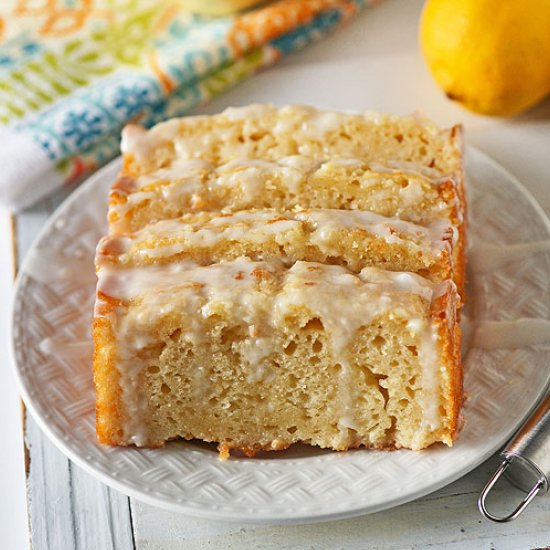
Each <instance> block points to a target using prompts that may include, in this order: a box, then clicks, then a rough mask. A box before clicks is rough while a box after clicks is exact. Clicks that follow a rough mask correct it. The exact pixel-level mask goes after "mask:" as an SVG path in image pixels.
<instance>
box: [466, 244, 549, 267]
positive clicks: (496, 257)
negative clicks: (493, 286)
mask: <svg viewBox="0 0 550 550" xmlns="http://www.w3.org/2000/svg"><path fill="white" fill-rule="evenodd" d="M544 252H550V240H546V241H534V242H528V243H520V244H510V245H495V244H492V243H487V242H483V241H481V240H480V239H476V240H475V241H474V244H473V246H472V247H471V249H470V250H469V253H468V260H469V265H470V267H471V269H472V270H473V271H474V273H489V272H492V271H496V270H498V269H499V268H501V267H503V266H505V265H507V264H509V263H511V262H515V261H518V260H522V259H524V258H528V257H529V256H532V255H533V254H539V253H544Z"/></svg>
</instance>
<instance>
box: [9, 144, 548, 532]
mask: <svg viewBox="0 0 550 550" xmlns="http://www.w3.org/2000/svg"><path fill="white" fill-rule="evenodd" d="M476 156H477V157H478V158H479V159H481V160H482V161H483V162H485V163H487V164H489V165H490V166H491V169H493V170H496V171H498V172H499V173H500V174H501V175H502V176H503V177H505V178H506V179H507V180H508V181H509V182H510V183H512V185H513V186H514V188H515V189H516V190H517V191H518V192H519V193H521V194H522V195H523V196H524V197H525V198H526V199H527V201H528V203H529V204H530V206H531V207H532V208H533V210H534V211H535V212H536V213H537V215H538V216H539V218H541V219H542V220H543V222H544V225H545V227H546V230H547V232H548V235H549V236H550V220H549V218H548V216H547V215H546V213H545V212H544V210H543V209H542V207H541V206H540V204H539V203H538V202H537V200H536V199H535V198H534V197H533V195H532V194H531V193H530V192H529V191H528V190H527V189H526V188H525V187H524V186H523V185H522V184H521V182H520V181H519V180H518V179H517V178H516V177H515V176H514V175H513V174H511V173H510V172H509V171H508V170H506V169H505V168H504V167H503V166H501V165H500V164H499V163H498V162H497V161H495V160H494V159H493V158H492V157H491V156H489V155H487V154H486V153H484V152H482V151H481V150H480V149H478V148H476V147H471V146H468V147H466V150H465V166H466V168H467V163H468V157H472V158H475V157H476ZM120 163H121V159H120V158H117V159H114V160H113V161H111V162H110V163H109V164H107V165H106V166H104V167H103V168H101V169H100V170H98V171H97V172H96V173H95V174H93V175H92V176H90V177H89V178H88V179H87V180H86V181H85V182H84V183H83V184H82V185H81V186H80V187H79V188H78V189H77V190H75V191H74V192H73V193H71V195H69V196H68V197H67V198H66V199H65V200H64V201H63V203H62V204H60V205H59V207H58V208H57V209H56V210H55V211H54V212H53V213H52V215H51V216H50V218H49V220H48V221H47V222H46V223H45V224H44V227H43V228H42V229H41V230H40V231H39V233H38V235H37V236H36V237H35V239H34V242H33V244H32V245H31V249H32V248H34V247H35V246H36V243H38V242H39V241H40V240H41V239H42V238H43V237H44V235H46V234H47V233H48V232H49V231H51V229H52V228H53V226H54V224H55V221H56V220H57V219H58V218H59V217H60V216H61V215H63V212H64V211H65V210H66V209H68V208H70V207H71V206H72V204H73V202H77V201H78V199H79V197H80V196H81V195H83V194H85V193H86V192H87V191H88V188H90V187H93V185H94V183H96V182H97V180H100V179H102V178H103V177H104V174H105V173H110V172H111V171H115V170H116V169H117V167H119V166H120ZM27 261H29V255H28V254H27V255H26V257H25V259H24V261H23V262H22V264H21V266H19V270H18V274H17V278H16V281H15V284H14V290H13V296H14V299H13V310H12V315H11V321H12V322H11V323H10V325H9V338H10V340H11V345H10V358H11V363H12V368H13V370H14V374H15V379H16V382H17V386H18V388H19V391H20V393H21V397H22V399H23V401H24V402H25V405H26V407H27V408H28V409H29V411H30V412H31V414H32V416H33V418H34V420H35V421H36V422H37V424H38V426H39V427H40V429H41V430H42V431H43V432H44V433H45V434H46V436H47V437H48V439H49V440H50V441H51V442H52V443H53V444H54V445H55V446H56V447H57V448H58V449H60V450H61V451H62V452H63V453H64V454H65V455H66V456H67V457H68V458H69V459H71V460H72V461H73V462H74V463H75V464H76V465H78V466H79V467H81V468H82V469H83V470H85V471H86V472H87V473H89V474H90V475H92V476H93V477H95V478H96V479H99V480H100V481H101V482H103V483H105V484H106V485H108V486H110V487H112V488H114V489H116V490H118V491H120V492H122V493H124V494H126V495H128V496H130V497H132V498H136V499H137V500H139V501H141V502H144V503H146V504H151V505H154V506H157V507H159V508H162V509H165V510H168V511H171V512H178V513H182V514H185V515H188V516H191V517H196V518H201V519H210V520H221V521H228V522H239V521H243V520H244V521H247V522H250V523H254V524H274V523H277V524H287V525H290V524H306V523H317V522H325V521H334V520H341V519H349V518H353V517H357V516H362V515H367V514H372V513H376V512H380V511H383V510H388V509H390V508H394V507H396V506H399V505H401V504H406V503H408V502H411V501H414V500H416V499H418V498H421V497H424V496H426V495H428V494H430V493H433V492H434V491H437V490H438V489H441V488H443V487H445V486H447V485H449V484H451V483H453V482H454V481H456V480H458V479H460V478H461V477H463V476H464V475H466V474H467V473H469V472H471V471H472V470H474V469H475V468H477V466H479V465H480V464H481V463H483V462H484V461H485V460H487V459H488V458H489V457H490V456H492V455H493V454H494V453H495V451H497V450H498V449H499V448H500V447H501V446H502V445H503V444H504V443H505V442H506V441H507V440H508V439H509V438H510V437H511V436H512V434H513V433H514V432H515V431H516V430H517V429H518V428H519V427H520V426H521V425H522V424H523V423H524V422H525V420H526V419H527V418H528V417H529V416H530V415H531V413H532V411H533V410H534V409H535V407H536V405H537V404H538V402H539V401H540V399H542V397H543V396H544V394H545V392H546V390H547V388H548V387H549V385H550V372H549V373H548V376H547V381H546V384H545V386H544V387H543V388H542V389H541V390H540V393H539V396H538V398H537V399H536V400H535V401H534V403H533V404H532V406H531V408H530V409H529V410H528V411H527V412H526V413H525V415H524V416H522V417H521V419H520V420H519V421H518V422H517V423H516V424H515V425H514V426H512V427H511V428H510V429H509V430H508V431H507V432H506V433H507V435H506V436H505V437H504V436H503V437H502V441H500V442H499V443H498V444H495V445H494V446H493V447H491V448H489V449H488V450H487V451H486V452H485V453H483V454H482V455H480V456H477V457H476V459H475V460H473V461H467V463H466V464H467V465H463V466H462V467H461V468H459V469H458V470H457V471H456V472H455V473H454V474H453V475H452V476H447V477H445V479H443V480H437V481H435V482H432V483H431V484H427V485H426V486H424V487H423V489H422V490H416V491H415V492H412V493H409V494H406V495H402V496H400V497H397V498H395V499H391V500H386V501H385V502H383V503H380V504H378V505H376V504H375V505H367V506H364V507H357V508H353V509H350V510H343V511H339V512H334V513H326V514H317V515H311V514H303V515H299V514H298V515H297V514H293V515H292V517H289V516H285V515H283V514H272V515H269V514H265V513H264V514H262V516H261V517H258V516H254V517H250V516H248V515H244V514H243V513H242V512H236V513H231V512H227V511H223V512H216V511H206V510H204V509H198V508H196V507H193V506H186V505H185V504H178V503H174V502H173V501H167V500H165V499H161V498H156V497H154V496H151V495H148V494H147V493H145V492H140V491H138V490H134V489H133V488H129V487H128V486H127V485H126V484H125V483H123V482H119V481H117V480H116V479H114V478H112V477H111V476H109V475H107V474H104V473H103V472H101V471H99V470H97V469H96V468H94V466H93V465H92V464H90V463H88V462H87V461H86V460H85V458H83V457H81V456H80V455H78V454H77V453H74V452H73V451H72V450H71V449H70V448H69V447H68V446H66V445H65V443H64V442H63V441H62V440H61V439H59V438H58V437H57V435H56V434H55V433H54V431H53V430H51V429H50V428H49V427H48V424H47V422H46V420H45V419H43V418H42V417H41V415H40V414H39V413H38V411H37V410H36V409H35V407H34V404H33V401H32V399H31V397H30V394H29V392H28V390H27V388H26V386H25V382H24V380H23V378H22V376H21V373H20V369H19V368H18V365H17V361H16V359H15V357H16V356H15V340H14V334H13V333H14V317H15V314H16V311H17V304H18V302H19V295H20V293H21V290H20V287H21V286H22V283H21V281H22V278H23V275H22V274H23V273H24V272H25V265H26V263H27Z"/></svg>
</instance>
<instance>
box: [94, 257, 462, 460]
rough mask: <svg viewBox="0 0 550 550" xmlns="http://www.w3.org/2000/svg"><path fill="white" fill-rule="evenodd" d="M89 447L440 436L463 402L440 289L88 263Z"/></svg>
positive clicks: (446, 288)
mask: <svg viewBox="0 0 550 550" xmlns="http://www.w3.org/2000/svg"><path fill="white" fill-rule="evenodd" d="M98 275H99V284H98V298H97V302H96V309H95V318H94V329H93V330H94V340H95V343H96V348H95V357H94V368H95V384H96V389H97V431H98V437H99V440H100V441H101V442H102V443H106V444H110V445H131V444H134V445H138V446H153V447H154V446H161V445H163V444H164V443H165V442H166V441H167V440H170V439H173V438H185V439H193V438H197V439H201V440H204V441H211V442H217V443H219V446H220V449H221V450H222V451H223V452H225V453H227V452H228V451H229V449H234V448H235V449H240V450H242V451H244V452H246V453H249V454H253V453H255V452H256V451H258V450H261V449H265V450H278V449H284V448H286V447H288V446H289V445H291V444H293V443H296V442H305V443H308V444H311V445H317V446H319V447H323V448H331V449H337V450H343V449H348V448H352V447H358V446H362V445H363V446H365V447H372V448H384V449H388V448H402V447H405V448H411V449H422V448H425V447H426V446H428V445H431V444H432V443H435V442H443V443H445V444H447V445H451V444H452V441H453V439H454V438H455V436H456V433H457V429H458V417H459V410H460V406H461V402H462V389H461V388H462V384H461V381H462V367H461V363H460V354H459V340H460V338H459V329H458V325H457V323H456V317H455V313H456V309H457V301H458V300H459V298H458V295H457V293H456V291H455V286H454V284H453V283H452V282H450V281H446V282H443V283H439V284H438V283H433V282H431V281H429V280H428V279H425V278H423V277H421V276H419V275H415V274H412V273H404V272H399V273H396V272H390V271H385V270H380V269H377V268H364V269H363V270H361V271H360V272H359V273H353V272H351V271H349V270H348V269H347V268H345V267H343V266H339V265H326V264H322V263H316V262H302V261H298V262H296V263H294V264H293V265H291V266H290V267H289V266H288V265H287V264H285V262H283V261H281V260H277V259H271V260H269V261H259V262H258V261H251V260H249V259H246V258H237V259H235V260H230V261H227V262H222V263H217V264H212V265H208V266H198V265H196V264H194V263H192V262H189V261H174V262H170V263H166V264H154V265H147V266H139V267H127V268H125V267H121V266H117V265H113V264H111V263H108V262H104V261H103V259H102V257H101V256H100V257H99V259H98Z"/></svg>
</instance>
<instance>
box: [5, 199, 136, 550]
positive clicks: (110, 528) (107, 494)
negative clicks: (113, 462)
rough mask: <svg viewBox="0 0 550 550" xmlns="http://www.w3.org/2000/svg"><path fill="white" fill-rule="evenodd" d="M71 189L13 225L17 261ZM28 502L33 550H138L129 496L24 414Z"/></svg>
mask: <svg viewBox="0 0 550 550" xmlns="http://www.w3.org/2000/svg"><path fill="white" fill-rule="evenodd" d="M67 194H68V193H67V192H60V193H57V194H56V195H55V196H54V197H51V198H48V199H45V200H43V201H41V202H40V203H38V204H37V205H36V206H34V207H33V208H31V209H28V210H26V211H24V212H22V213H21V214H19V215H18V216H17V218H16V220H15V224H14V241H15V244H16V247H15V249H16V264H17V265H21V262H22V261H23V258H24V257H25V254H26V253H27V251H28V250H29V248H30V247H31V246H32V243H33V241H34V239H35V238H36V236H37V234H38V233H39V231H40V230H41V228H42V227H43V225H44V223H45V222H46V220H47V219H48V218H49V216H50V215H51V213H52V212H53V211H54V209H55V208H56V206H57V205H58V204H60V203H61V202H62V200H63V199H64V198H65V197H66V195H67ZM24 432H25V433H24V438H25V447H26V463H27V464H26V476H27V502H28V513H29V526H30V537H31V546H32V548H33V550H65V549H67V550H73V549H74V550H87V549H97V550H104V549H105V550H130V549H134V548H135V544H134V540H133V532H132V518H131V510H130V502H129V498H128V497H127V496H125V495H123V494H122V493H119V492H118V491H115V490H113V489H110V488H109V487H107V486H106V485H104V484H103V483H101V482H99V481H97V480H96V479H94V478H93V477H91V476H90V475H88V474H87V473H86V472H84V471H82V470H81V469H80V468H78V467H77V466H75V465H74V464H73V463H72V462H71V461H70V460H69V459H68V458H66V457H65V456H64V455H63V454H62V453H61V452H60V451H58V450H57V448H56V447H55V446H54V445H53V444H52V443H51V442H50V441H49V439H48V438H47V437H46V436H45V435H44V434H43V433H42V431H41V430H40V428H39V427H38V425H37V424H36V422H35V421H34V419H33V418H32V416H31V415H30V414H28V413H25V414H24Z"/></svg>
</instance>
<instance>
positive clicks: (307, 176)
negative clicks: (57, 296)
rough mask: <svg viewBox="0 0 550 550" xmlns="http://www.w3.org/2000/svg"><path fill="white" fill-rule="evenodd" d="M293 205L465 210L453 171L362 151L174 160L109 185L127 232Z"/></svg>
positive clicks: (409, 212)
mask: <svg viewBox="0 0 550 550" xmlns="http://www.w3.org/2000/svg"><path fill="white" fill-rule="evenodd" d="M372 166H374V167H375V168H373V167H372ZM294 207H301V208H337V209H342V210H369V211H372V212H376V213H378V214H380V215H382V216H399V217H400V218H402V219H404V220H408V221H412V222H416V223H430V222H433V221H435V220H443V219H445V220H448V221H449V222H450V223H452V224H453V225H455V226H457V227H458V226H459V225H460V224H461V222H462V215H463V214H462V206H461V203H460V198H459V196H458V193H457V189H456V186H455V184H454V182H453V180H452V178H450V177H443V178H442V177H440V176H439V175H438V174H433V173H430V175H428V174H422V173H420V172H416V171H414V169H413V167H412V166H409V167H407V169H406V170H404V169H392V168H389V167H384V166H381V165H377V164H376V163H372V165H369V164H367V163H365V162H363V161H361V160H359V159H352V158H346V159H329V160H324V161H319V160H315V159H313V158H310V157H304V156H300V155H295V156H289V157H284V158H281V159H277V160H276V161H266V160H262V159H249V158H245V159H236V160H232V161H229V162H228V163H226V164H222V165H221V166H215V165H213V164H211V163H209V162H206V161H202V160H197V159H191V160H183V161H182V160H174V161H173V162H172V163H171V164H170V165H168V166H166V167H163V168H159V169H156V170H154V171H152V172H150V173H147V174H145V175H141V176H136V177H130V176H127V175H122V176H121V177H120V178H119V179H118V180H117V181H116V182H115V184H114V185H113V189H112V191H111V195H110V201H109V223H110V230H111V232H114V233H117V232H118V233H126V232H129V231H136V230H138V229H141V228H142V227H144V226H145V225H147V224H149V223H151V222H154V221H157V220H163V219H168V218H177V217H179V216H181V215H183V214H185V213H188V212H197V211H226V212H235V211H239V210H249V209H251V208H278V209H290V208H294Z"/></svg>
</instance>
